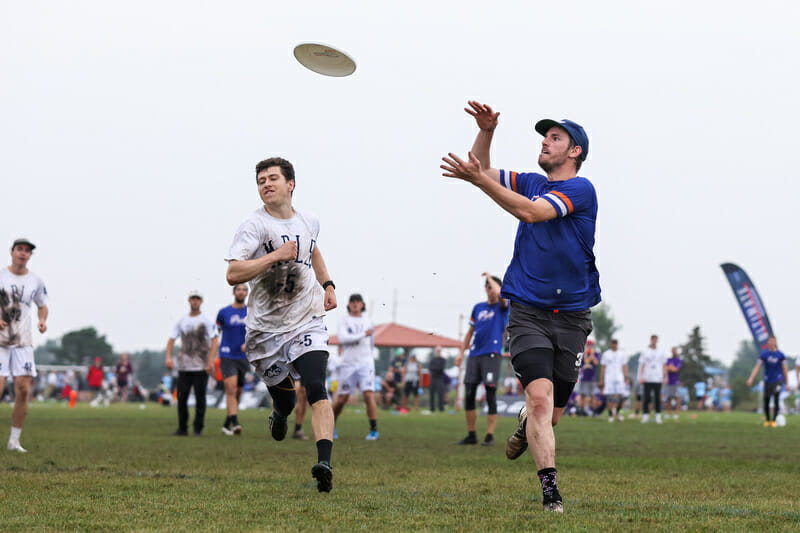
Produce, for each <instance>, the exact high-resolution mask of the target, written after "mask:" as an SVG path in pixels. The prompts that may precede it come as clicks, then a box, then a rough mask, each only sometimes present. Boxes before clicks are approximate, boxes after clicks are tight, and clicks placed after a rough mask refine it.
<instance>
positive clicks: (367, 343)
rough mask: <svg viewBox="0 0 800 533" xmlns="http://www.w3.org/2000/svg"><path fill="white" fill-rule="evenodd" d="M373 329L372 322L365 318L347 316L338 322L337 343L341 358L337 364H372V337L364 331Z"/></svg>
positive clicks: (373, 360)
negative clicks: (340, 348)
mask: <svg viewBox="0 0 800 533" xmlns="http://www.w3.org/2000/svg"><path fill="white" fill-rule="evenodd" d="M370 329H375V326H373V325H372V320H370V319H369V318H367V317H365V316H351V315H347V316H344V317H342V318H341V319H340V320H339V330H338V332H337V334H338V336H339V342H340V343H341V345H342V356H341V360H340V362H339V364H342V365H368V364H374V362H375V359H374V358H373V356H372V347H373V346H374V337H373V336H372V335H369V336H368V335H367V334H366V331H367V330H370Z"/></svg>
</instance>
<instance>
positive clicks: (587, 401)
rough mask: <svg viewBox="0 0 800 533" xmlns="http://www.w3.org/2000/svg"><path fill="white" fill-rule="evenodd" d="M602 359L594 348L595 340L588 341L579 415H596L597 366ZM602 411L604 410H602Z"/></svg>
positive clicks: (580, 387) (584, 356) (578, 387)
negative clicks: (598, 357) (594, 404)
mask: <svg viewBox="0 0 800 533" xmlns="http://www.w3.org/2000/svg"><path fill="white" fill-rule="evenodd" d="M599 365H600V361H599V360H598V359H597V352H596V351H595V349H594V341H593V340H592V339H589V340H587V341H586V348H585V349H584V350H583V365H582V366H581V375H580V379H579V380H578V386H577V389H578V416H594V406H593V405H592V404H593V403H594V394H595V392H597V391H596V389H597V367H598V366H599ZM601 413H602V411H601Z"/></svg>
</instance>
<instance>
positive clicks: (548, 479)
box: [537, 468, 561, 503]
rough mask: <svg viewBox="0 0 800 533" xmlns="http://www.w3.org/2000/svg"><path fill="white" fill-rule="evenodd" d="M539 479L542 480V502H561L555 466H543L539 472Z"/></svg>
mask: <svg viewBox="0 0 800 533" xmlns="http://www.w3.org/2000/svg"><path fill="white" fill-rule="evenodd" d="M537 474H538V475H539V481H541V482H542V503H550V502H560V501H561V494H559V492H558V482H557V481H556V469H555V468H542V469H541V470H539V472H537Z"/></svg>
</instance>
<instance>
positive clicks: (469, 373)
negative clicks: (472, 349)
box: [464, 355, 482, 385]
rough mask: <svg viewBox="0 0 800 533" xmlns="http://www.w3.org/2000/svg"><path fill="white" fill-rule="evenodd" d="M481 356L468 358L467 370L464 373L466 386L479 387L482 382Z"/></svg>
mask: <svg viewBox="0 0 800 533" xmlns="http://www.w3.org/2000/svg"><path fill="white" fill-rule="evenodd" d="M481 357H482V356H481V355H472V356H469V357H467V370H466V372H464V384H465V385H478V384H479V383H480V382H481V379H482V376H481V363H480V358H481Z"/></svg>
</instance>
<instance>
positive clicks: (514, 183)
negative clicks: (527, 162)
mask: <svg viewBox="0 0 800 533" xmlns="http://www.w3.org/2000/svg"><path fill="white" fill-rule="evenodd" d="M511 190H512V191H514V192H519V191H517V173H516V172H513V171H512V172H511Z"/></svg>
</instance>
